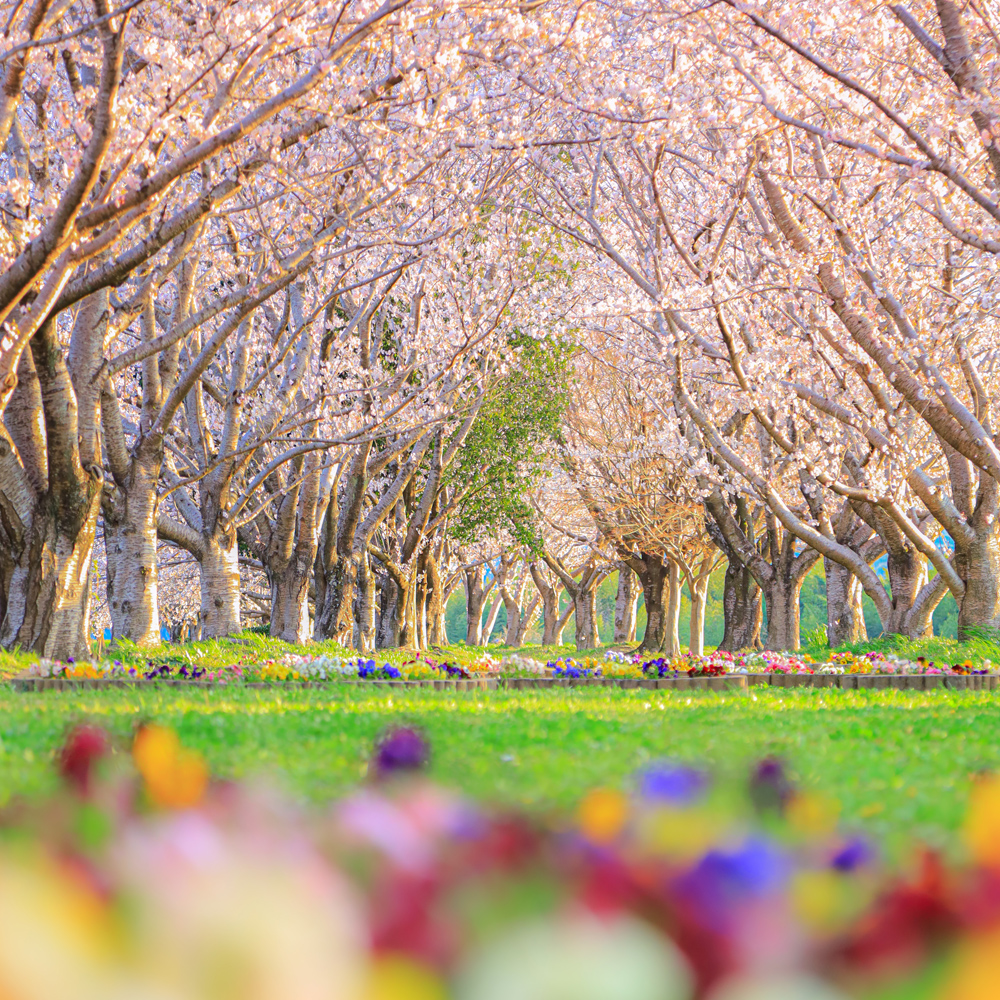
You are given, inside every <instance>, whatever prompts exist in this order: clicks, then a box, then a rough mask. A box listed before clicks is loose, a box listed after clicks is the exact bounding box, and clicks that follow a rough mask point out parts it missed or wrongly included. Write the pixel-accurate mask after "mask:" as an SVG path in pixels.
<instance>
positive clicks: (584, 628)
mask: <svg viewBox="0 0 1000 1000" xmlns="http://www.w3.org/2000/svg"><path fill="white" fill-rule="evenodd" d="M595 580H596V577H595ZM595 580H589V581H587V585H586V586H583V585H582V584H581V586H580V589H579V590H578V591H577V593H576V594H575V595H574V597H573V614H574V615H575V617H576V635H575V639H576V648H577V650H578V651H579V650H584V649H594V648H596V646H597V643H598V634H597V589H596V583H595Z"/></svg>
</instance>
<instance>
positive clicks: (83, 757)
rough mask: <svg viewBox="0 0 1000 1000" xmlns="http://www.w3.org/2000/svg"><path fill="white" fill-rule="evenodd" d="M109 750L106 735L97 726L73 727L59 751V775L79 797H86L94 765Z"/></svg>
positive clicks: (109, 743)
mask: <svg viewBox="0 0 1000 1000" xmlns="http://www.w3.org/2000/svg"><path fill="white" fill-rule="evenodd" d="M110 750H111V741H110V739H109V738H108V734H107V733H106V732H105V731H104V730H103V729H101V728H100V727H99V726H89V725H81V726H75V727H74V728H73V729H72V730H70V733H69V735H68V736H67V737H66V742H65V743H64V744H63V746H62V749H61V750H60V751H59V758H58V759H59V773H60V774H61V775H62V776H63V778H64V779H65V780H66V782H67V783H68V784H69V785H70V786H71V787H72V788H74V789H75V790H76V791H78V792H79V793H80V794H81V795H88V794H89V793H90V784H91V778H92V777H93V773H94V765H95V764H96V763H97V762H98V761H99V760H103V759H104V758H105V757H106V756H107V755H108V753H109V752H110Z"/></svg>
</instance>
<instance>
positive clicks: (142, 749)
mask: <svg viewBox="0 0 1000 1000" xmlns="http://www.w3.org/2000/svg"><path fill="white" fill-rule="evenodd" d="M132 757H133V759H134V760H135V764H136V767H137V768H138V769H139V773H140V774H141V775H142V777H143V780H144V781H145V783H146V791H147V793H148V794H149V797H150V799H151V800H152V801H153V802H155V803H156V805H158V806H163V807H165V808H167V809H189V808H191V807H193V806H196V805H197V804H198V803H199V802H200V801H201V799H202V797H203V796H204V794H205V789H206V787H207V786H208V767H207V765H206V764H205V761H204V758H202V756H201V755H200V754H198V753H195V752H193V751H191V750H186V749H185V748H184V747H182V746H181V742H180V740H179V739H178V737H177V734H176V733H175V732H174V731H173V730H172V729H167V728H166V727H165V726H157V725H150V726H143V728H142V729H140V730H139V733H138V735H137V736H136V738H135V743H133V745H132Z"/></svg>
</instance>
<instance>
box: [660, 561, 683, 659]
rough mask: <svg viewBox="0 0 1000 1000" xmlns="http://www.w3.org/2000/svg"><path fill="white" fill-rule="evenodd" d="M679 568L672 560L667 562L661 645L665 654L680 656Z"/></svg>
mask: <svg viewBox="0 0 1000 1000" xmlns="http://www.w3.org/2000/svg"><path fill="white" fill-rule="evenodd" d="M680 620H681V568H680V566H678V565H677V563H675V562H674V561H673V560H670V562H669V563H667V601H666V611H665V612H664V616H663V645H662V646H661V647H660V648H661V649H662V650H663V652H665V653H666V654H667V656H680V652H681V637H680V631H679V628H680Z"/></svg>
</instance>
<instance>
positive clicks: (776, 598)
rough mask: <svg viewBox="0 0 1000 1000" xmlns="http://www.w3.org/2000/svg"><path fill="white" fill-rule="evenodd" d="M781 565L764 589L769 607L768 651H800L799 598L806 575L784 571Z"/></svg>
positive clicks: (765, 599) (765, 601)
mask: <svg viewBox="0 0 1000 1000" xmlns="http://www.w3.org/2000/svg"><path fill="white" fill-rule="evenodd" d="M783 569H784V567H783V566H781V565H780V564H779V566H778V567H776V570H777V571H776V572H775V574H774V577H773V579H772V580H771V581H770V584H769V585H768V586H767V587H766V588H765V589H764V603H765V604H766V606H767V639H766V641H765V643H764V648H765V649H775V650H796V649H798V648H799V645H800V642H799V594H800V593H801V591H802V579H803V575H802V574H798V573H793V572H789V571H787V570H786V571H784V572H782V570H783Z"/></svg>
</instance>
